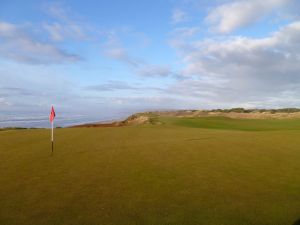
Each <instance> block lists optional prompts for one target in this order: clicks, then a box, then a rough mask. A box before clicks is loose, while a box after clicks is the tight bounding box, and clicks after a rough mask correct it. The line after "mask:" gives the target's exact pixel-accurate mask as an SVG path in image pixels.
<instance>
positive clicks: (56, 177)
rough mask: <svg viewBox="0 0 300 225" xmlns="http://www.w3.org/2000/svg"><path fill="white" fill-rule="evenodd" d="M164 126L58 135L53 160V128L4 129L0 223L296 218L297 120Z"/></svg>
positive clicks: (209, 223)
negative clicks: (50, 140)
mask: <svg viewBox="0 0 300 225" xmlns="http://www.w3.org/2000/svg"><path fill="white" fill-rule="evenodd" d="M162 121H163V122H164V125H144V126H133V127H119V128H78V129H57V130H55V148H54V155H53V156H51V145H50V142H49V138H50V130H44V129H41V130H40V129H35V130H7V131H2V132H0V159H1V163H0V224H5V225H10V224H51V225H53V224H56V225H57V224H64V225H65V224H70V225H71V224H72V225H76V224H103V225H110V224H116V225H119V224H120V225H121V224H122V225H123V224H124V225H125V224H126V225H127V224H128V225H132V224H139V225H142V224H149V225H150V224H153V225H156V224H158V225H160V224H161V225H167V224H168V225H173V224H174V225H175V224H176V225H185V224H195V225H201V224H203V225H229V224H230V225H243V224H245V225H250V224H251V225H292V224H293V222H295V221H296V220H297V219H299V218H300V128H299V121H298V120H290V121H279V120H272V121H267V120H265V121H262V120H259V121H256V120H253V121H252V120H249V121H248V120H247V121H245V120H231V119H224V118H201V119H172V118H163V119H162ZM199 127H200V128H199ZM201 127H202V128H201ZM209 128H213V129H209ZM245 130H249V131H251V132H249V131H245Z"/></svg>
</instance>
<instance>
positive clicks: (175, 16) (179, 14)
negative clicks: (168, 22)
mask: <svg viewBox="0 0 300 225" xmlns="http://www.w3.org/2000/svg"><path fill="white" fill-rule="evenodd" d="M187 19H188V18H187V14H186V12H184V11H183V10H181V9H174V10H173V13H172V23H173V24H177V23H182V22H185V21H187Z"/></svg>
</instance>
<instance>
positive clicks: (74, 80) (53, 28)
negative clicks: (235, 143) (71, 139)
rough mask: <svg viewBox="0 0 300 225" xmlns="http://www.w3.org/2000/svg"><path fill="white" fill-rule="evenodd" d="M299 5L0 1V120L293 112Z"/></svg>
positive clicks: (299, 81) (298, 84) (298, 79)
mask: <svg viewBox="0 0 300 225" xmlns="http://www.w3.org/2000/svg"><path fill="white" fill-rule="evenodd" d="M299 9H300V6H299V3H298V1H296V0H265V1H259V0H252V1H246V0H214V1H208V0H165V1H158V0H156V1H141V0H139V1H138V0H134V1H133V0H132V1H116V0H114V1H101V0H100V1H33V0H29V1H12V0H10V1H6V0H0V79H1V82H0V110H1V115H2V116H3V115H9V114H13V115H22V114H28V115H37V114H44V113H48V111H49V109H50V106H51V104H54V106H55V107H56V109H57V111H58V112H59V113H61V114H64V115H73V114H76V115H77V114H78V115H79V114H80V115H86V116H90V117H91V118H99V119H101V118H102V117H103V118H104V117H105V115H110V116H111V117H120V116H124V115H127V114H130V113H132V112H135V111H145V110H163V109H191V108H193V109H210V108H228V107H248V108H278V107H300V100H299V97H300V95H299V90H300V75H299V71H300V66H299V65H300V64H299V61H300V54H299V50H300V20H299Z"/></svg>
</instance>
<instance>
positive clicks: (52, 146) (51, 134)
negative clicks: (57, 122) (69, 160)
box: [51, 120, 53, 154]
mask: <svg viewBox="0 0 300 225" xmlns="http://www.w3.org/2000/svg"><path fill="white" fill-rule="evenodd" d="M51 128H52V129H51V130H52V132H51V142H52V154H53V120H52V122H51Z"/></svg>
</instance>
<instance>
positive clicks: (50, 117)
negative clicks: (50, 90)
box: [49, 106, 55, 123]
mask: <svg viewBox="0 0 300 225" xmlns="http://www.w3.org/2000/svg"><path fill="white" fill-rule="evenodd" d="M54 117H55V111H54V107H53V106H52V108H51V112H50V116H49V120H50V122H51V123H52V121H53V120H54Z"/></svg>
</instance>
